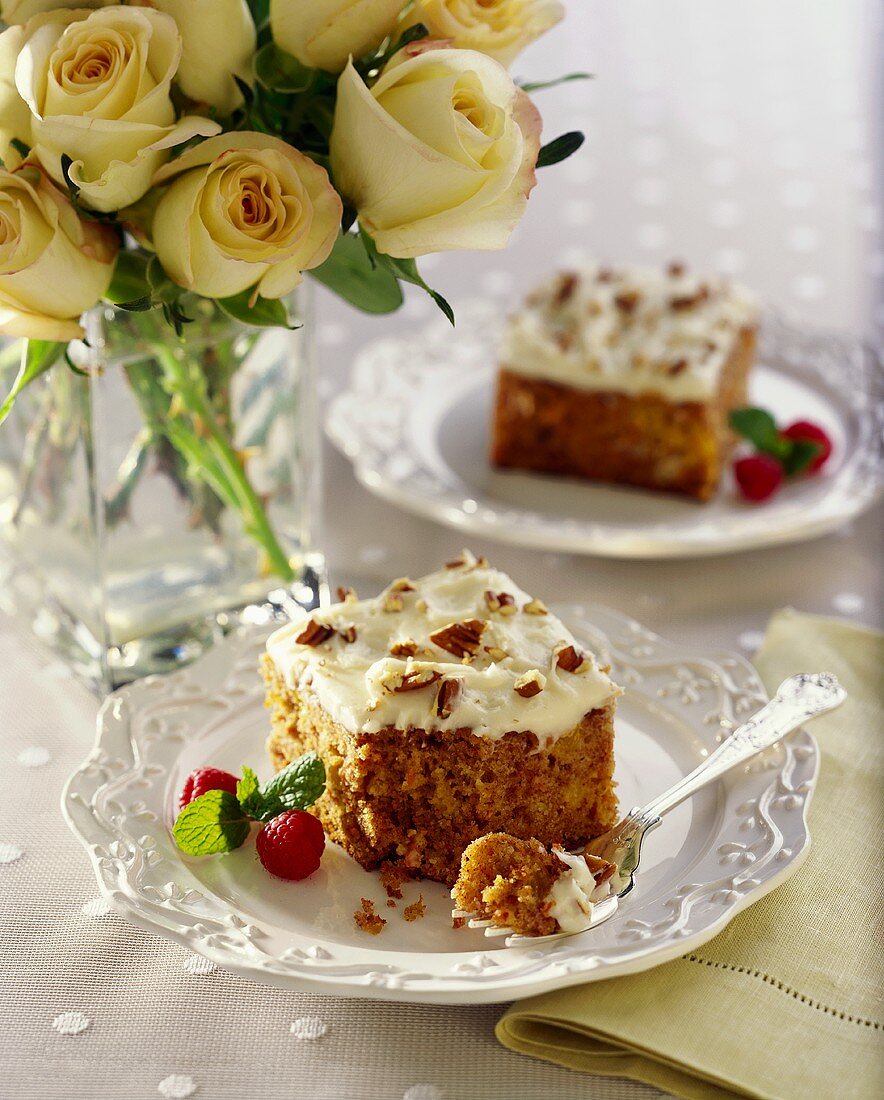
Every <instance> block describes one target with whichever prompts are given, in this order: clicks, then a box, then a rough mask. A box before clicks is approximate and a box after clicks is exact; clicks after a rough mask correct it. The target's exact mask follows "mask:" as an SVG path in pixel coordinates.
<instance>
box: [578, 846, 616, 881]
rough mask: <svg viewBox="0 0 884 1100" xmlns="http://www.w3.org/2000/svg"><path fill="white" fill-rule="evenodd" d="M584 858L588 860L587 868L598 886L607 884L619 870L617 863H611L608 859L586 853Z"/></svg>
mask: <svg viewBox="0 0 884 1100" xmlns="http://www.w3.org/2000/svg"><path fill="white" fill-rule="evenodd" d="M583 858H584V859H585V860H586V866H587V867H588V868H589V873H590V874H591V875H592V877H593V878H594V879H595V884H596V886H601V884H602V883H603V882H607V881H608V879H609V878H611V877H612V876H613V874H614V872H615V871H616V870H617V864H616V863H609V862H608V861H607V860H606V859H602V858H601V856H593V855H589V853H587V852H584V854H583Z"/></svg>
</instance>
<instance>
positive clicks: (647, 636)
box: [62, 606, 818, 1003]
mask: <svg viewBox="0 0 884 1100" xmlns="http://www.w3.org/2000/svg"><path fill="white" fill-rule="evenodd" d="M557 611H558V613H559V614H561V615H562V616H563V618H565V620H566V621H567V622H568V623H569V625H570V626H571V627H572V628H573V629H574V631H575V633H576V634H577V636H578V637H582V638H583V639H584V640H585V641H586V644H587V645H588V646H589V647H591V648H592V649H594V650H595V651H596V652H597V653H599V654H600V655H602V656H603V657H605V658H607V659H608V660H610V662H611V663H612V666H613V674H614V676H615V678H616V679H617V680H618V681H619V682H620V683H621V684H622V685H623V686H624V687H625V688H626V689H627V694H626V695H625V697H624V698H623V700H622V701H621V703H620V706H619V708H618V714H617V723H616V730H617V733H616V756H617V779H618V782H619V785H620V786H619V795H620V800H621V807H622V808H623V809H624V811H625V810H626V809H628V808H629V807H630V806H632V805H634V804H636V803H642V802H645V801H646V800H648V799H649V798H650V797H651V796H652V795H655V794H658V793H659V792H660V791H661V790H663V789H664V788H665V787H668V786H669V785H670V784H671V783H672V782H673V781H674V780H675V779H677V778H678V777H679V776H681V775H683V774H684V773H686V772H687V771H689V770H690V769H691V768H692V767H694V766H695V765H696V764H697V763H698V762H699V761H700V760H701V759H702V758H703V757H704V756H705V755H706V754H707V753H708V752H709V751H710V750H711V749H712V748H714V747H715V745H716V744H717V743H718V742H719V741H720V740H721V738H722V737H723V736H726V734H727V731H728V730H729V729H730V728H732V727H733V725H734V724H738V723H739V722H740V721H741V720H743V719H744V718H745V717H746V716H747V715H748V714H749V713H750V712H751V711H753V710H754V709H756V708H757V707H758V706H759V705H760V704H761V702H762V701H763V699H764V698H765V696H764V692H763V689H762V688H761V685H760V683H759V681H758V678H757V676H756V674H755V672H754V670H753V669H752V668H751V666H750V665H749V664H748V663H747V662H746V661H745V660H743V658H741V657H738V656H736V655H730V654H719V655H713V656H711V657H710V656H703V657H701V656H698V655H695V654H691V653H688V652H686V651H684V650H681V649H679V648H677V647H675V646H673V645H671V644H669V643H667V642H665V641H663V640H662V639H661V638H659V637H657V636H656V635H654V634H652V633H650V632H649V631H647V630H645V629H644V628H642V627H641V626H639V625H638V624H637V623H635V622H633V621H631V620H628V619H625V618H623V617H622V616H620V615H618V614H616V613H614V612H612V611H609V610H607V609H604V608H600V607H591V608H585V609H584V608H580V607H573V606H572V607H566V608H558V609H557ZM262 643H263V635H262V634H258V633H253V634H251V635H244V636H242V637H239V638H233V639H231V640H230V641H228V642H227V643H224V644H222V645H220V646H219V647H217V648H216V649H215V650H213V651H212V652H210V653H209V654H208V655H207V656H206V657H205V658H203V659H202V660H200V661H199V662H198V663H196V664H195V665H193V666H191V667H190V668H188V669H185V670H183V671H181V672H178V673H175V674H173V675H171V676H168V677H163V678H160V677H154V678H150V679H147V680H142V681H140V682H138V683H136V684H133V685H130V686H129V687H127V688H124V689H123V690H122V691H120V692H118V693H117V694H116V695H115V696H112V697H111V698H110V699H108V701H107V703H106V704H105V706H104V707H103V709H102V712H101V716H100V719H99V729H98V738H97V741H96V744H95V747H94V749H93V751H92V753H91V754H90V756H89V758H88V759H87V760H86V761H85V762H84V764H83V765H82V766H81V767H80V768H79V769H78V770H77V771H76V772H75V773H74V774H73V775H72V776H71V778H70V780H69V781H68V784H67V787H66V789H65V792H64V794H63V798H62V808H63V811H64V813H65V816H66V818H67V820H68V823H69V824H70V826H71V828H72V829H73V831H74V832H75V834H76V835H77V836H78V837H79V838H80V840H81V841H82V842H83V844H84V845H85V847H86V850H87V851H88V853H89V855H90V857H91V859H92V862H93V865H94V868H95V873H96V876H97V878H98V883H99V886H100V888H101V890H102V892H103V894H104V895H105V896H106V897H107V898H108V900H109V901H110V902H111V903H112V904H113V905H114V906H115V907H116V908H117V909H118V910H119V911H120V912H121V913H122V914H123V915H125V916H126V917H128V919H129V920H131V921H132V922H133V923H134V924H136V925H139V926H140V927H142V928H146V929H148V930H149V931H152V932H156V933H158V934H159V935H162V936H166V937H168V938H169V939H172V940H176V941H177V942H179V943H181V944H183V945H185V946H186V947H188V948H190V949H191V950H192V951H195V952H198V953H199V954H201V955H204V956H205V957H206V958H208V959H211V960H212V961H213V962H215V963H217V964H218V965H220V966H223V967H225V968H226V969H228V970H232V971H236V972H238V973H241V974H244V975H246V976H247V977H249V978H251V979H253V980H255V981H259V982H265V983H267V984H270V985H277V986H283V987H290V988H295V989H311V990H317V991H325V992H328V993H334V994H338V995H346V996H357V997H372V998H382V999H388V1000H403V1001H421V1002H436V1003H461V1002H463V1003H467V1002H469V1003H478V1002H493V1001H505V1000H514V999H517V998H520V997H526V996H529V995H532V994H535V993H540V992H542V991H544V990H549V989H555V988H557V987H560V986H566V985H575V984H580V983H583V982H587V981H593V980H596V979H600V978H607V977H611V976H613V975H616V974H626V973H631V972H634V971H638V970H643V969H646V968H648V967H651V966H655V965H657V964H659V963H661V962H664V961H666V960H668V959H671V958H674V957H676V956H677V955H681V954H684V953H685V952H687V951H689V950H692V949H694V948H695V947H697V946H699V945H700V944H702V943H704V942H705V941H706V940H708V939H709V938H711V937H712V936H713V935H715V933H716V932H718V931H719V930H720V929H721V928H722V927H723V926H724V925H725V924H726V923H727V922H728V921H729V920H730V919H731V918H732V917H733V916H734V915H735V914H736V913H737V912H738V911H739V910H740V909H742V908H744V907H745V906H746V905H748V904H750V902H752V901H755V900H756V899H757V898H758V897H760V896H761V895H762V894H764V893H766V892H767V891H768V890H770V889H772V888H773V887H774V886H776V885H777V884H779V883H780V882H781V881H782V880H783V879H785V878H786V877H787V876H788V875H790V874H791V873H792V872H793V871H794V870H795V869H796V867H797V866H798V864H799V862H800V860H801V858H802V856H803V855H804V853H805V851H806V849H807V846H808V844H809V835H808V831H807V822H806V813H805V811H806V808H807V804H808V801H809V799H810V795H811V792H812V789H813V786H814V781H815V778H816V772H817V768H818V754H817V749H816V745H815V742H814V741H813V739H812V738H811V737H810V735H809V734H808V733H807V732H806V731H803V730H801V731H797V732H796V733H794V734H792V735H791V736H790V737H789V738H788V739H787V740H786V742H785V743H784V744H783V745H780V746H777V747H776V748H775V749H771V750H768V751H766V752H765V753H764V754H762V755H760V756H758V757H757V758H756V759H755V760H754V761H753V762H752V763H751V764H750V765H748V766H747V767H745V768H743V769H742V770H740V771H738V772H735V773H731V774H730V775H729V776H728V777H726V779H725V780H724V781H722V782H721V783H720V784H718V786H717V787H716V788H714V789H712V790H709V791H705V792H702V793H701V794H700V795H698V796H696V797H695V798H694V799H693V800H691V801H690V802H688V803H685V804H684V805H683V806H681V807H679V808H678V809H677V810H675V811H673V813H672V814H670V815H668V816H667V818H666V820H665V821H664V823H663V825H662V826H661V827H660V828H659V829H657V830H656V831H655V832H654V833H652V834H651V835H650V836H649V838H648V840H647V842H646V844H645V847H644V850H643V855H642V869H641V872H640V876H639V877H638V879H637V886H636V889H635V890H634V891H633V893H632V894H631V895H630V896H629V898H628V899H626V901H625V902H624V904H623V905H622V906H621V909H620V911H619V912H618V914H617V915H616V917H614V918H613V919H612V920H610V921H609V922H608V923H606V924H605V925H603V926H602V927H600V928H599V929H597V930H595V931H592V932H588V933H584V934H582V935H579V936H574V937H570V938H567V939H564V940H561V941H558V942H556V943H551V944H544V945H539V946H537V947H534V948H518V949H516V948H505V947H502V946H501V945H500V941H499V940H487V939H485V938H484V937H483V935H482V934H481V932H476V931H471V930H469V929H460V930H454V929H452V928H451V918H450V908H451V902H450V899H449V898H448V896H447V891H446V890H445V889H444V888H443V887H442V886H440V885H438V884H436V883H428V882H424V883H421V884H416V883H413V884H408V885H406V887H405V899H404V901H402V902H400V903H399V908H398V909H396V910H393V909H388V908H387V907H386V904H385V902H386V896H385V894H384V892H383V889H382V888H381V886H380V883H379V880H378V877H377V875H375V874H369V873H366V872H365V871H363V870H362V869H361V868H359V867H358V866H357V865H356V864H355V863H354V862H353V861H352V860H350V859H349V858H348V857H347V856H346V855H345V854H344V853H343V852H342V851H340V850H339V849H337V848H336V847H334V846H331V845H330V846H328V847H327V849H326V854H325V856H324V857H323V861H322V865H321V867H320V869H319V871H318V872H316V874H315V875H313V876H312V877H311V878H310V879H309V880H307V881H305V882H303V883H285V882H281V881H279V880H277V879H274V878H271V876H270V875H268V874H267V873H266V872H265V871H264V869H263V868H262V867H261V866H260V864H259V863H258V861H257V858H256V856H255V850H254V844H253V843H252V841H251V840H249V841H247V842H246V844H245V845H244V847H243V848H241V849H239V850H238V851H237V852H235V853H232V854H230V855H226V856H212V857H209V858H205V859H188V858H186V857H184V856H182V855H181V854H180V853H179V852H178V850H177V849H176V848H175V846H174V844H173V842H172V838H171V835H170V832H169V827H170V826H171V823H172V822H173V820H174V816H175V808H176V805H177V797H178V792H179V791H180V790H181V787H182V785H183V781H184V777H185V776H186V775H187V773H188V772H189V771H190V770H191V769H192V768H194V767H196V766H198V765H201V764H208V763H211V764H213V765H216V766H219V767H222V768H228V769H230V770H232V771H238V770H239V768H240V767H241V766H242V765H243V764H244V763H247V764H250V765H252V766H254V767H256V768H257V770H258V771H259V774H261V776H262V777H266V776H267V775H268V774H269V773H270V771H271V770H272V769H271V768H270V766H269V764H268V763H267V762H266V757H265V753H264V748H263V743H264V740H265V737H266V734H267V730H268V718H267V714H266V712H265V710H264V708H263V706H262V688H261V684H260V681H259V678H258V675H257V671H256V668H257V659H258V654H259V652H260V649H261V646H262ZM418 893H421V894H422V895H423V897H424V900H425V901H426V903H427V906H428V912H427V915H426V916H425V917H424V918H423V919H422V920H419V921H416V922H414V923H412V924H408V923H405V922H404V921H403V919H402V916H401V911H402V907H403V905H405V904H408V902H410V901H413V900H415V899H416V898H417V896H418ZM362 897H369V898H372V899H373V900H374V901H375V902H376V906H377V910H378V912H379V913H380V914H381V915H382V916H383V917H385V918H386V919H387V921H388V924H387V927H386V928H385V929H384V930H383V932H382V933H381V934H380V935H379V936H378V937H372V936H369V935H366V934H365V933H362V932H360V931H358V930H357V929H356V927H355V925H354V921H353V913H354V911H355V910H356V909H358V908H359V905H360V898H362Z"/></svg>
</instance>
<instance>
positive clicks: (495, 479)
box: [326, 305, 884, 558]
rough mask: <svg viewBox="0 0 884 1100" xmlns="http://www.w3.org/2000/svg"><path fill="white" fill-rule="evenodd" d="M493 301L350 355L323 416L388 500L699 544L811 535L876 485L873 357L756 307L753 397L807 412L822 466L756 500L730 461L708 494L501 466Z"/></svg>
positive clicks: (679, 545)
mask: <svg viewBox="0 0 884 1100" xmlns="http://www.w3.org/2000/svg"><path fill="white" fill-rule="evenodd" d="M499 325H500V314H499V313H497V314H495V313H493V312H491V311H490V310H489V308H488V307H487V306H485V305H480V306H479V307H477V308H474V309H473V310H471V311H470V310H467V311H464V312H463V313H462V314H460V315H459V316H458V327H457V329H455V330H454V331H452V329H451V328H450V326H448V324H447V322H446V321H444V320H440V321H438V322H434V323H432V324H430V325H428V326H426V327H425V328H424V329H421V330H419V331H416V332H415V333H414V334H412V335H410V336H408V337H402V338H397V339H385V340H380V341H378V342H377V343H374V344H371V345H369V346H368V347H367V348H366V349H365V350H364V351H363V352H362V354H361V355H360V356H359V357H358V359H357V360H356V363H355V365H354V369H353V374H352V378H351V381H350V384H349V387H348V389H347V390H346V391H345V392H344V393H342V394H340V395H339V396H338V397H337V398H335V400H334V401H333V402H332V403H331V405H330V407H329V411H328V416H327V419H326V430H327V432H328V435H329V437H330V438H331V440H332V441H333V442H334V443H335V445H336V446H337V447H338V448H339V449H340V450H341V451H343V453H344V454H345V455H347V457H348V458H350V459H351V461H352V463H353V468H354V471H355V473H356V476H357V478H358V479H359V480H360V481H361V482H362V484H363V485H365V486H366V487H367V488H368V489H370V490H371V491H372V492H373V493H376V494H377V495H378V496H380V497H383V498H384V499H386V500H388V501H390V502H391V503H393V504H395V505H397V506H399V507H401V508H404V509H407V510H408V511H411V512H415V513H417V514H418V515H422V516H426V517H428V518H429V519H433V520H435V521H437V522H439V523H444V524H446V525H448V526H449V527H456V528H459V529H461V530H463V531H466V532H470V533H475V534H478V535H482V536H486V537H488V538H493V539H498V540H500V541H501V542H512V543H517V544H519V545H523V546H535V547H545V548H547V549H550V550H559V551H567V552H571V553H580V554H594V555H597V556H601V557H611V558H671V557H698V556H705V555H711V554H724V553H730V552H732V551H735V550H744V549H748V548H752V547H757V546H770V545H776V544H781V543H786V542H795V541H800V540H802V539H808V538H813V537H815V536H817V535H822V534H824V533H825V532H827V531H830V530H832V529H834V528H836V527H838V526H839V525H840V524H842V523H844V522H846V521H847V520H849V519H851V518H852V517H854V516H856V515H858V514H859V513H860V512H862V511H863V510H864V509H865V508H867V507H869V505H870V504H871V503H872V502H873V501H874V500H875V499H876V497H877V495H878V494H879V492H880V489H881V485H882V469H884V456H882V425H884V403H882V376H881V364H880V361H879V360H878V358H877V356H876V355H875V354H874V353H873V352H872V351H871V350H870V349H869V348H867V347H865V346H864V345H863V344H862V343H860V342H859V341H857V340H854V339H851V338H849V337H842V336H834V335H821V334H809V333H804V332H799V331H797V330H795V329H792V328H790V327H788V326H787V325H786V324H784V323H783V322H782V321H781V320H779V319H778V318H776V317H774V316H767V317H766V318H765V320H764V323H763V325H762V329H761V340H760V349H759V360H758V365H757V368H756V370H755V372H754V375H753V381H752V392H751V399H752V401H753V402H755V403H757V404H760V405H763V406H764V407H766V408H769V409H771V410H772V411H773V412H774V413H775V414H776V415H777V416H778V417H779V418H781V419H783V420H793V419H799V418H802V419H803V418H810V419H813V420H815V421H817V422H818V423H819V424H821V425H822V426H823V427H825V428H826V430H827V431H828V432H829V433H830V435H831V437H832V439H833V441H834V444H835V451H834V454H833V456H832V458H831V459H830V461H829V463H828V465H827V468H826V472H825V474H824V476H821V477H816V478H807V479H802V480H800V481H797V482H795V483H793V484H790V485H788V486H787V487H786V488H785V489H784V490H782V491H781V492H780V493H779V494H778V495H777V496H776V497H775V498H774V499H772V500H770V501H768V502H766V503H765V504H763V505H749V504H745V503H743V502H741V501H740V500H739V499H738V497H737V495H736V492H735V488H734V485H733V481H732V479H731V477H730V475H728V476H727V477H726V478H725V479H724V483H723V485H722V487H721V490H720V491H719V493H718V496H717V497H716V499H715V500H713V501H711V502H709V503H708V504H698V503H696V502H694V501H690V500H688V499H683V500H682V499H679V498H677V497H675V496H667V495H665V494H655V493H649V492H644V491H642V490H636V489H627V488H617V487H612V486H605V485H601V484H599V485H593V484H590V483H586V482H580V481H577V480H575V479H570V478H554V477H549V476H543V475H534V474H522V473H516V472H512V471H501V470H496V469H494V468H492V467H491V465H490V464H489V462H488V457H487V456H488V436H489V425H490V420H491V410H492V395H493V383H494V374H495V351H494V349H495V343H496V338H497V333H498V330H499Z"/></svg>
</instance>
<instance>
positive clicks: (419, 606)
mask: <svg viewBox="0 0 884 1100" xmlns="http://www.w3.org/2000/svg"><path fill="white" fill-rule="evenodd" d="M429 606H430V605H429V604H428V603H427V601H426V600H425V599H423V598H421V599H419V600H415V601H414V609H415V611H420V612H421V613H423V612H424V611H426V610H428V608H429Z"/></svg>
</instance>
